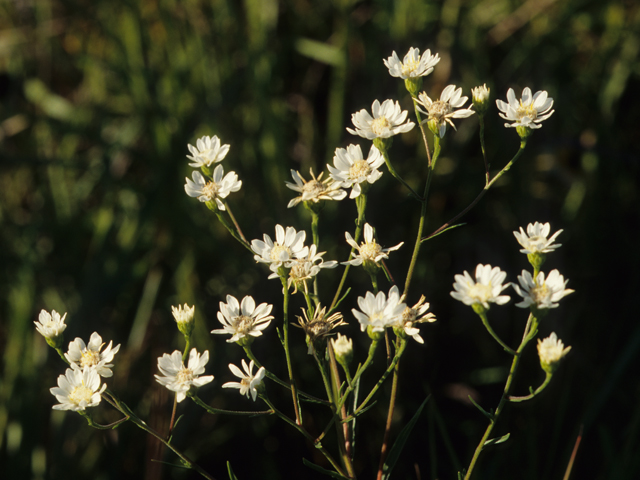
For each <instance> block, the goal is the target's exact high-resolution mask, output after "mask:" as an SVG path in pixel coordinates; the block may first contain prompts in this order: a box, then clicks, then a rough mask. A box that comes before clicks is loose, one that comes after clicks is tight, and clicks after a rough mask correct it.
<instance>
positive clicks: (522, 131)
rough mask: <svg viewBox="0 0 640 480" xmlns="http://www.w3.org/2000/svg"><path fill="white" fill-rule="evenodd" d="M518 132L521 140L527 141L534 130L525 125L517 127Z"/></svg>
mask: <svg viewBox="0 0 640 480" xmlns="http://www.w3.org/2000/svg"><path fill="white" fill-rule="evenodd" d="M516 132H518V135H520V139H522V140H526V139H527V138H529V137H530V136H531V134H532V133H533V130H531V129H530V128H529V127H525V126H524V125H518V126H517V127H516Z"/></svg>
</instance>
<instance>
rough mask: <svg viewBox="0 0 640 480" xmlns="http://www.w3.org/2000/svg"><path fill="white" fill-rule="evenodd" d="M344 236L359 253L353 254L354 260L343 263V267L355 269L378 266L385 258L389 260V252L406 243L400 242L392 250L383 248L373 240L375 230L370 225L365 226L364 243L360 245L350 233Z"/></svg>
mask: <svg viewBox="0 0 640 480" xmlns="http://www.w3.org/2000/svg"><path fill="white" fill-rule="evenodd" d="M344 236H345V238H346V240H347V243H348V244H349V245H351V246H352V247H353V248H355V249H356V250H357V251H358V253H357V254H356V253H355V252H354V253H352V255H353V256H354V259H353V260H349V261H348V262H342V263H343V265H353V266H354V267H356V266H358V265H362V264H363V263H364V264H365V266H367V265H372V264H375V265H378V262H380V260H382V259H383V258H389V255H387V253H388V252H393V251H394V250H398V249H399V248H400V247H401V246H402V245H404V242H400V243H399V244H397V245H396V246H395V247H390V248H382V247H381V246H380V245H378V243H377V242H376V241H375V240H374V238H373V228H371V225H369V224H368V223H365V224H364V242H363V243H362V244H360V245H358V244H357V243H356V242H355V240H354V239H353V237H352V236H351V234H350V233H349V232H345V233H344Z"/></svg>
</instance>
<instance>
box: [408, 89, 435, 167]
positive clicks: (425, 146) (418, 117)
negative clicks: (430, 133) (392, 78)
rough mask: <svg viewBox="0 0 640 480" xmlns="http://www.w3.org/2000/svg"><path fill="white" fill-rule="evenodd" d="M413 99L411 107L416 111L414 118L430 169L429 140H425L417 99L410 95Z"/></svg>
mask: <svg viewBox="0 0 640 480" xmlns="http://www.w3.org/2000/svg"><path fill="white" fill-rule="evenodd" d="M411 98H412V99H413V109H414V110H415V112H416V120H418V126H419V127H420V132H422V140H423V141H424V149H425V150H426V152H427V162H428V163H427V166H428V167H429V169H431V152H430V151H429V142H428V141H427V133H426V132H425V130H424V124H423V122H422V116H421V115H420V110H418V99H417V97H415V96H412V97H411Z"/></svg>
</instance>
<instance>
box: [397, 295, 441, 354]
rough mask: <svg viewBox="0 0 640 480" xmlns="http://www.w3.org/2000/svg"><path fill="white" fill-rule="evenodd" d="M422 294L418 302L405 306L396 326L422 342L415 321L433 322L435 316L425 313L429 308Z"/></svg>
mask: <svg viewBox="0 0 640 480" xmlns="http://www.w3.org/2000/svg"><path fill="white" fill-rule="evenodd" d="M425 300H426V299H425V298H424V295H422V296H421V297H420V300H418V303H416V304H415V305H414V306H413V307H405V309H404V311H403V312H402V315H401V316H400V318H399V319H398V324H397V326H398V327H400V328H402V330H404V333H405V334H407V335H408V336H410V337H413V339H414V340H415V341H416V342H418V343H424V340H423V339H422V337H421V336H420V330H419V329H418V328H416V327H415V326H414V325H415V324H417V323H423V322H428V323H433V322H435V321H436V316H435V315H434V314H433V313H427V310H429V304H428V303H425Z"/></svg>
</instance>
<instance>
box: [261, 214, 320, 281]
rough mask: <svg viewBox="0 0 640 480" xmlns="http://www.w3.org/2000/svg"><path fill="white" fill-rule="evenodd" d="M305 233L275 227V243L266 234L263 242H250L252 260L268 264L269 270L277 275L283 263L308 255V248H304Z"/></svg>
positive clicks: (289, 228) (290, 228) (288, 228)
mask: <svg viewBox="0 0 640 480" xmlns="http://www.w3.org/2000/svg"><path fill="white" fill-rule="evenodd" d="M306 238H307V233H306V232H305V231H304V230H302V231H300V232H296V229H295V228H293V227H287V229H286V231H285V229H284V228H283V227H282V226H281V225H276V241H275V242H274V241H273V240H271V237H270V236H269V235H267V234H266V233H265V234H264V235H263V240H264V241H263V240H257V239H256V240H252V241H251V249H252V250H253V251H254V252H255V255H254V256H253V258H254V260H255V261H256V262H258V263H267V264H269V269H270V270H271V271H272V272H274V273H277V272H278V269H279V268H280V267H281V266H282V265H283V264H284V263H285V262H288V261H290V260H293V259H296V258H303V257H306V256H307V255H308V254H309V247H305V246H304V241H305V239H306Z"/></svg>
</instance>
